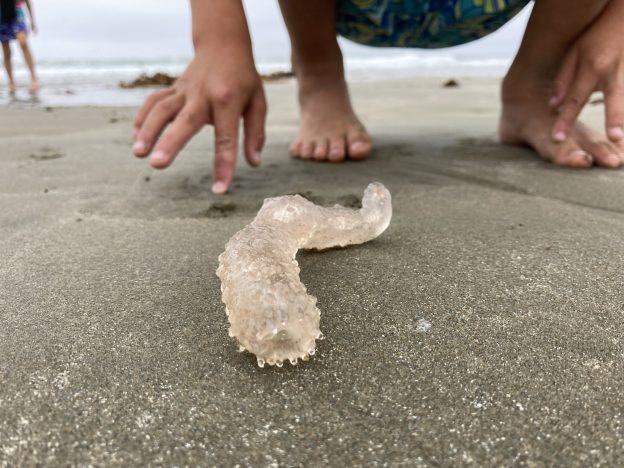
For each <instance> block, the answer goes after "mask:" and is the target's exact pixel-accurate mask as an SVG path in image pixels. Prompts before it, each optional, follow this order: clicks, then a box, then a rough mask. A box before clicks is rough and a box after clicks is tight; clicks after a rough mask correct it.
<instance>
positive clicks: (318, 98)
mask: <svg viewBox="0 0 624 468" xmlns="http://www.w3.org/2000/svg"><path fill="white" fill-rule="evenodd" d="M299 103H300V105H301V127H300V129H299V134H298V135H297V138H296V139H295V141H294V142H293V144H292V145H291V147H290V154H291V155H292V156H297V157H300V158H301V159H314V160H316V161H331V162H340V161H343V160H344V159H345V158H350V159H363V158H366V157H367V156H368V155H369V154H370V152H371V149H372V144H371V139H370V136H369V135H368V133H367V132H366V129H365V128H364V126H363V125H362V124H361V123H360V121H359V120H358V118H357V116H356V115H355V113H354V112H353V108H352V107H351V101H350V99H349V92H348V90H347V84H346V83H345V81H344V80H343V79H337V80H333V79H323V78H312V79H310V78H306V77H301V78H300V80H299Z"/></svg>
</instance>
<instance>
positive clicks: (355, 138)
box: [347, 129, 373, 159]
mask: <svg viewBox="0 0 624 468" xmlns="http://www.w3.org/2000/svg"><path fill="white" fill-rule="evenodd" d="M372 148H373V145H372V143H371V140H370V137H369V136H368V134H367V133H366V131H364V130H363V129H353V130H351V131H349V133H348V134H347V152H348V154H349V157H350V158H351V159H364V158H367V157H368V156H369V155H370V153H371V150H372Z"/></svg>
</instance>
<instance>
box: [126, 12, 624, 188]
mask: <svg viewBox="0 0 624 468" xmlns="http://www.w3.org/2000/svg"><path fill="white" fill-rule="evenodd" d="M528 3H529V0H496V1H494V0H403V1H398V0H395V1H390V2H389V1H387V0H314V1H302V0H280V6H281V9H282V14H283V16H284V19H285V21H286V26H287V28H288V32H289V34H290V40H291V45H292V61H293V68H294V70H295V73H296V76H297V80H298V83H299V103H300V107H301V127H300V130H299V135H298V136H297V137H296V139H295V141H294V142H293V144H292V146H291V148H290V152H291V155H293V156H296V157H300V158H302V159H306V160H316V161H331V162H339V161H343V160H345V159H347V158H351V159H363V158H366V157H367V156H368V155H369V154H370V152H371V150H372V143H371V139H370V136H369V134H368V133H367V131H366V130H365V128H364V126H363V125H362V124H361V122H360V121H359V119H358V118H357V116H356V114H355V112H354V110H353V108H352V105H351V100H350V97H349V93H348V89H347V84H346V82H345V78H344V70H343V62H342V54H341V51H340V48H339V45H338V42H337V38H336V35H337V33H339V34H341V35H343V36H345V37H347V38H350V39H353V40H355V41H357V42H360V43H363V44H369V45H375V46H395V47H425V48H434V47H448V46H453V45H458V44H461V43H465V42H468V41H470V40H473V39H477V38H479V37H482V36H484V35H486V34H489V33H491V32H493V31H494V30H496V29H497V28H498V27H500V26H501V25H502V24H504V23H505V22H507V21H508V20H509V19H511V18H512V17H513V16H514V15H515V14H516V13H518V12H519V11H520V10H521V9H522V8H523V7H525V6H526V5H527V4H528ZM572 3H573V7H572ZM191 7H192V16H193V43H194V46H195V58H194V59H193V61H192V62H191V63H190V65H189V66H188V68H187V69H186V71H185V72H184V74H183V75H182V76H181V77H180V79H178V81H177V82H176V83H175V84H174V86H172V87H171V88H168V89H165V90H161V91H158V92H156V93H154V94H153V95H151V96H150V97H149V98H148V99H147V100H146V101H145V103H144V104H143V106H142V107H141V109H140V110H139V112H138V114H137V117H136V120H135V129H134V135H135V144H134V146H133V152H134V154H135V155H136V156H138V157H145V156H148V155H150V162H151V165H152V166H153V167H155V168H158V169H164V168H166V167H167V166H169V165H170V164H171V163H172V162H173V160H174V158H175V157H176V155H177V154H178V152H179V151H180V150H181V149H182V148H183V147H184V145H185V144H186V143H187V142H188V141H189V140H190V139H191V138H192V137H193V135H194V134H195V133H197V132H198V131H199V130H200V129H201V127H203V126H204V125H205V124H210V125H213V126H214V128H215V158H214V171H213V179H214V183H213V187H212V188H213V192H215V193H225V192H226V191H227V189H228V187H229V185H230V183H231V181H232V177H233V175H234V167H235V162H236V157H237V151H238V138H239V137H238V134H239V124H240V120H241V119H242V120H243V129H244V131H243V135H244V138H243V146H244V154H245V157H246V159H247V161H248V162H249V164H251V165H252V166H256V165H258V164H260V159H261V157H260V153H261V150H262V146H263V144H264V125H265V114H266V101H265V96H264V90H263V87H262V82H261V80H260V77H259V76H258V72H257V70H256V67H255V64H254V60H253V56H252V46H251V39H250V34H249V30H248V27H247V22H246V18H245V12H244V9H243V5H242V0H191ZM623 31H624V0H576V1H574V2H570V1H569V0H538V1H536V2H535V6H534V8H533V11H532V14H531V18H530V20H529V23H528V26H527V29H526V31H525V34H524V38H523V40H522V44H521V47H520V50H519V51H518V54H517V55H516V58H515V60H514V62H513V64H512V65H511V67H510V69H509V71H508V73H507V75H506V77H505V79H504V81H503V85H502V92H501V97H502V113H501V118H500V123H499V135H500V139H501V141H502V142H504V143H507V144H514V145H527V146H530V147H532V148H533V149H534V150H535V152H536V153H537V154H538V155H539V156H541V157H542V158H544V159H546V160H548V161H551V162H553V163H555V164H557V165H560V166H565V167H571V168H586V167H591V166H593V165H597V166H603V167H608V168H617V167H620V166H621V165H622V164H624V144H623V142H622V141H623V139H624V37H623V36H624V32H623ZM593 91H602V92H604V94H605V107H606V129H605V132H601V131H598V130H595V129H592V128H590V127H588V126H586V125H585V124H583V123H582V122H579V121H578V120H577V118H578V116H579V113H580V112H581V110H582V109H583V107H584V106H585V104H586V102H587V101H588V99H589V97H590V95H591V93H592V92H593ZM415 104H417V103H415Z"/></svg>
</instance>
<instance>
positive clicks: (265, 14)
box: [31, 0, 523, 61]
mask: <svg viewBox="0 0 624 468" xmlns="http://www.w3.org/2000/svg"><path fill="white" fill-rule="evenodd" d="M31 1H33V4H34V8H35V15H36V18H37V21H38V25H39V30H40V32H39V35H38V36H37V37H35V38H33V44H34V48H35V52H36V54H37V57H38V59H39V60H41V61H47V60H58V59H75V58H80V59H87V58H92V59H95V60H100V59H110V58H133V59H134V58H137V57H146V58H163V57H173V58H175V57H188V56H190V55H191V44H190V14H189V6H188V2H187V1H184V0H31ZM301 1H306V0H301ZM245 4H246V9H247V13H248V17H249V21H250V24H251V28H252V34H253V36H254V47H255V49H256V55H257V56H258V55H262V57H263V58H264V59H265V60H267V58H268V59H271V58H272V57H273V56H274V57H275V59H279V58H287V56H288V45H287V36H286V32H285V29H284V26H283V22H282V20H281V18H280V15H279V10H278V7H277V1H276V0H246V1H245ZM522 23H523V21H522V19H521V20H520V21H517V22H515V23H514V24H511V25H510V26H509V27H506V28H505V30H504V31H503V32H502V34H500V35H499V36H498V37H495V38H491V39H490V40H486V42H485V43H481V44H480V45H479V46H478V47H480V48H481V49H482V50H483V48H485V49H486V50H488V51H491V52H492V53H496V54H498V55H500V53H501V51H503V53H504V51H506V50H513V49H514V47H515V45H516V44H517V42H518V39H519V37H520V34H521V31H522V27H523V25H522ZM470 50H471V49H468V51H470Z"/></svg>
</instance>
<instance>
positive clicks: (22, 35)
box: [17, 33, 28, 49]
mask: <svg viewBox="0 0 624 468" xmlns="http://www.w3.org/2000/svg"><path fill="white" fill-rule="evenodd" d="M17 42H18V44H19V45H20V47H21V48H22V49H24V48H26V47H28V41H27V39H26V34H25V33H19V34H18V35H17Z"/></svg>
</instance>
